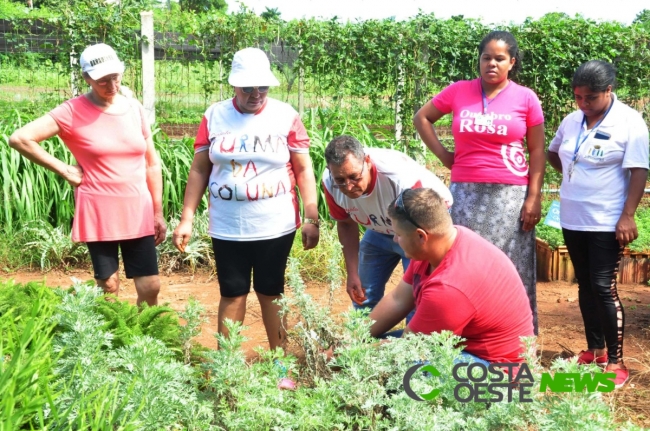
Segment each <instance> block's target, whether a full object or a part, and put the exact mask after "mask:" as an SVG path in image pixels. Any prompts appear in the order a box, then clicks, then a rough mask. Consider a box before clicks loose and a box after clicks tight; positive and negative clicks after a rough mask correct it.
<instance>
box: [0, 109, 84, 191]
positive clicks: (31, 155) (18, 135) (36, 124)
mask: <svg viewBox="0 0 650 431" xmlns="http://www.w3.org/2000/svg"><path fill="white" fill-rule="evenodd" d="M60 131H61V129H60V128H59V125H58V124H57V122H56V121H54V118H52V116H51V115H49V114H46V115H43V116H42V117H41V118H38V119H36V120H34V121H32V122H31V123H28V124H26V125H24V126H23V127H21V128H20V129H18V130H16V131H15V132H14V133H13V134H12V135H11V136H10V137H9V146H10V147H11V148H13V149H15V150H16V151H18V152H19V153H20V154H22V155H23V156H24V157H25V158H27V159H29V160H31V161H32V162H34V163H36V164H37V165H40V166H43V167H44V168H46V169H49V170H50V171H52V172H54V173H55V174H58V175H60V176H62V177H63V178H64V179H65V180H66V181H67V182H68V183H69V184H70V185H71V186H73V187H77V186H79V184H81V180H82V177H83V171H82V170H81V168H80V167H79V166H77V165H68V164H66V163H64V162H62V161H61V160H59V159H57V158H56V157H54V156H53V155H51V154H50V153H48V152H47V151H45V150H44V149H43V148H42V147H41V146H40V145H39V143H40V142H41V141H44V140H45V139H49V138H51V137H53V136H55V135H57V134H58V133H59V132H60Z"/></svg>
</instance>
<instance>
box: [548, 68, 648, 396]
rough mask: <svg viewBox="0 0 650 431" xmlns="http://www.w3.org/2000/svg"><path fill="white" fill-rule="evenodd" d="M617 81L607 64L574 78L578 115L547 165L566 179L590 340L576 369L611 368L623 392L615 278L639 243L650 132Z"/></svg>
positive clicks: (563, 130) (568, 235)
mask: <svg viewBox="0 0 650 431" xmlns="http://www.w3.org/2000/svg"><path fill="white" fill-rule="evenodd" d="M615 81H616V71H615V70H614V66H612V65H611V64H609V63H607V62H604V61H600V60H591V61H588V62H586V63H584V64H582V65H581V66H580V67H579V68H578V69H577V70H576V72H575V74H574V76H573V82H572V86H573V93H574V96H575V100H576V103H577V104H578V108H580V109H579V110H578V111H575V112H573V113H572V114H570V115H568V116H567V117H566V118H565V119H564V120H563V121H562V124H560V127H559V129H558V131H557V134H556V135H555V138H554V139H553V141H552V142H551V145H550V146H549V149H548V160H549V162H550V164H551V166H553V168H555V169H556V170H558V171H560V172H562V186H561V189H560V200H561V206H560V222H561V225H562V232H563V234H564V241H565V243H566V246H567V249H568V251H569V256H570V257H571V262H572V263H573V266H574V268H575V273H576V278H577V279H578V298H579V303H580V311H581V313H582V318H583V321H584V325H585V335H586V338H587V350H583V351H581V352H580V353H579V354H578V363H581V364H585V363H596V364H599V365H602V366H605V365H606V372H612V373H615V374H616V378H615V384H616V387H617V388H618V387H621V386H623V385H624V384H625V382H626V381H627V379H628V376H629V374H628V371H627V369H626V367H625V365H624V364H623V332H624V324H625V318H624V313H623V305H622V304H621V301H620V299H619V297H618V293H617V289H616V278H617V272H618V267H619V263H620V259H621V256H622V253H623V248H624V247H625V245H626V244H628V243H630V242H632V241H634V240H635V239H636V238H637V237H638V231H637V227H636V223H635V222H634V213H635V211H636V208H637V206H638V205H639V201H640V200H641V197H642V196H643V189H644V187H645V183H646V179H647V177H648V128H647V126H646V124H645V122H644V120H643V118H642V117H641V115H640V114H639V113H638V112H636V111H635V110H634V109H632V108H630V107H629V106H627V105H625V104H623V103H621V102H620V101H619V100H618V99H617V98H616V95H615V94H614V93H613V92H612V89H613V88H614V85H615Z"/></svg>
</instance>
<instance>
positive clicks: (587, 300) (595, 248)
mask: <svg viewBox="0 0 650 431" xmlns="http://www.w3.org/2000/svg"><path fill="white" fill-rule="evenodd" d="M562 233H563V234H564V242H565V243H566V247H567V250H568V251H569V257H571V262H572V263H573V267H574V269H575V272H576V278H577V279H578V301H579V303H580V311H581V312H582V320H583V321H584V324H585V335H586V337H587V347H588V348H589V349H603V348H605V346H607V359H608V361H609V362H610V363H613V364H616V363H618V362H621V363H622V362H623V328H624V325H625V314H624V313H623V304H621V301H620V300H619V297H618V291H617V289H616V278H617V275H618V267H619V264H620V262H621V257H622V256H623V247H621V246H620V245H619V243H618V241H617V240H616V234H615V233H614V232H583V231H575V230H568V229H562Z"/></svg>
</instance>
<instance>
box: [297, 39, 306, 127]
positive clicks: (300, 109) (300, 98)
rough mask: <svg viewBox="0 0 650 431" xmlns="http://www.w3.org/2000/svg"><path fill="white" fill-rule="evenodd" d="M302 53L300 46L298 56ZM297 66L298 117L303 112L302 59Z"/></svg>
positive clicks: (303, 75) (303, 82)
mask: <svg viewBox="0 0 650 431" xmlns="http://www.w3.org/2000/svg"><path fill="white" fill-rule="evenodd" d="M301 55H302V48H300V50H299V51H298V58H300V56H301ZM298 64H300V67H299V68H298V114H300V117H302V115H303V114H304V113H305V69H303V67H302V61H301V62H299V63H298Z"/></svg>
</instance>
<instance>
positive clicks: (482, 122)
mask: <svg viewBox="0 0 650 431" xmlns="http://www.w3.org/2000/svg"><path fill="white" fill-rule="evenodd" d="M474 125H475V126H486V127H489V126H493V125H494V123H493V122H492V118H490V117H488V116H487V115H477V116H476V117H474Z"/></svg>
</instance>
